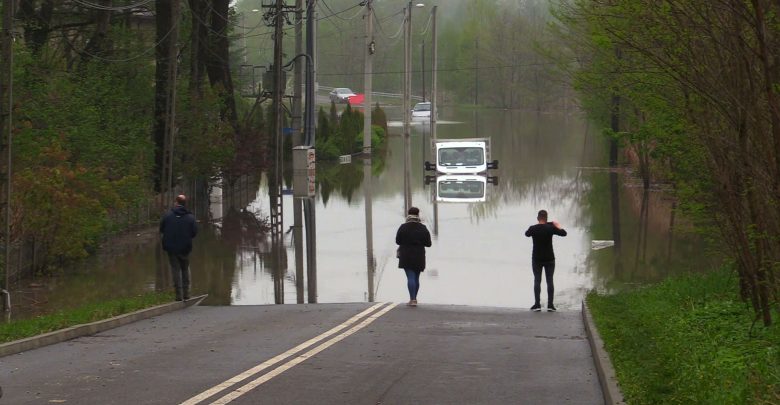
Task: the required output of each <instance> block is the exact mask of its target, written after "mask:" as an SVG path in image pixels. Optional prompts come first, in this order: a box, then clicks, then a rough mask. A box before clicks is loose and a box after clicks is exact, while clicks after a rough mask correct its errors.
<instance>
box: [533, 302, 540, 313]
mask: <svg viewBox="0 0 780 405" xmlns="http://www.w3.org/2000/svg"><path fill="white" fill-rule="evenodd" d="M541 310H542V306H541V305H539V304H534V306H532V307H531V311H534V312H539V311H541Z"/></svg>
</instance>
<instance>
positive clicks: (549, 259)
mask: <svg viewBox="0 0 780 405" xmlns="http://www.w3.org/2000/svg"><path fill="white" fill-rule="evenodd" d="M536 220H537V222H538V223H537V224H536V225H531V226H530V227H529V228H528V230H527V231H525V236H528V237H532V238H533V240H534V250H533V253H532V254H531V269H533V272H534V305H533V306H532V307H531V311H534V312H539V311H541V310H542V306H541V305H540V304H539V295H540V294H541V291H542V269H544V278H545V281H546V282H547V312H555V311H556V308H555V305H553V293H554V292H555V286H554V285H553V273H554V272H555V253H554V252H553V245H552V237H553V235H558V236H566V231H565V230H564V229H563V228H561V225H560V224H559V223H558V222H556V221H553V222H547V211H545V210H541V211H539V213H538V214H537V215H536Z"/></svg>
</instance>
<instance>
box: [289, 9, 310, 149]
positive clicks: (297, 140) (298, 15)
mask: <svg viewBox="0 0 780 405" xmlns="http://www.w3.org/2000/svg"><path fill="white" fill-rule="evenodd" d="M302 53H303V0H295V55H300V54H302ZM306 63H307V61H306V59H305V58H304V59H298V60H296V61H295V65H293V99H292V131H293V134H292V141H293V142H292V146H293V147H295V146H299V145H303V133H302V132H301V118H302V116H303V110H302V108H301V100H302V93H303V91H302V85H303V66H304V64H306Z"/></svg>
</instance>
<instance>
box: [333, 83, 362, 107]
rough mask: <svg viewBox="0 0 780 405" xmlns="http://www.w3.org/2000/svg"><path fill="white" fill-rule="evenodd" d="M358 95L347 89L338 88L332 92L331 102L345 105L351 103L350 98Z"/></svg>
mask: <svg viewBox="0 0 780 405" xmlns="http://www.w3.org/2000/svg"><path fill="white" fill-rule="evenodd" d="M355 95H356V94H355V93H354V92H353V91H352V90H350V89H348V88H346V87H336V88H335V89H333V91H331V92H330V101H332V102H334V103H336V104H344V103H348V102H349V98H350V97H353V96H355Z"/></svg>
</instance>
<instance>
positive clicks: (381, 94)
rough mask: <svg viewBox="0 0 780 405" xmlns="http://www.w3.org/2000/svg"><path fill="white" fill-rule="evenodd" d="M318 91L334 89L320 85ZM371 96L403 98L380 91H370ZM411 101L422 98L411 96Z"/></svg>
mask: <svg viewBox="0 0 780 405" xmlns="http://www.w3.org/2000/svg"><path fill="white" fill-rule="evenodd" d="M319 89H320V90H322V91H328V92H329V91H331V90H333V89H335V87H329V86H323V85H320V86H319ZM371 95H372V96H380V97H388V98H402V97H403V96H404V95H403V94H398V93H384V92H381V91H372V92H371ZM412 100H419V101H423V98H422V96H412Z"/></svg>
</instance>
